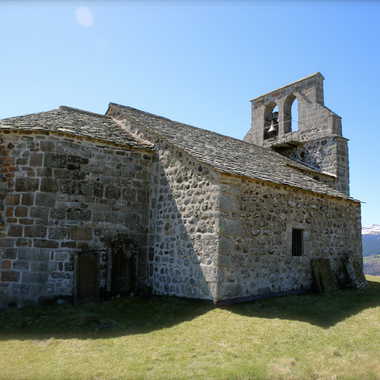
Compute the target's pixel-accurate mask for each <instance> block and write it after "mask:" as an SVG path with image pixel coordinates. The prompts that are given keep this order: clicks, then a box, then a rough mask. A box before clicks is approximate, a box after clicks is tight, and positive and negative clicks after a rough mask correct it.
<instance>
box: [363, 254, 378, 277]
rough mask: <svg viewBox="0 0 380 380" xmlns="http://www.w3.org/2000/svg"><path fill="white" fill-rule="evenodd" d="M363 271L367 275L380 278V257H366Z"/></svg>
mask: <svg viewBox="0 0 380 380" xmlns="http://www.w3.org/2000/svg"><path fill="white" fill-rule="evenodd" d="M363 262H364V265H363V270H364V273H365V274H370V275H372V276H380V255H373V256H367V257H364V260H363Z"/></svg>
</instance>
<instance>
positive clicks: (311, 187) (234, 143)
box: [106, 103, 353, 200]
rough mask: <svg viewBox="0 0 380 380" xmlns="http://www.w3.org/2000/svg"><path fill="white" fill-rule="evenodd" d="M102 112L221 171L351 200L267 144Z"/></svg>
mask: <svg viewBox="0 0 380 380" xmlns="http://www.w3.org/2000/svg"><path fill="white" fill-rule="evenodd" d="M106 114H107V115H110V116H112V117H114V118H115V119H118V120H123V121H125V122H126V123H129V124H130V125H131V126H133V127H137V128H139V129H140V130H142V131H144V130H145V131H146V132H147V133H150V134H152V133H153V134H155V135H158V136H160V137H162V138H164V139H166V140H167V141H169V142H170V143H172V144H174V145H175V146H177V147H179V148H181V149H183V150H184V151H186V152H188V153H189V154H191V155H192V156H194V157H196V158H197V159H198V160H199V161H201V162H204V163H206V164H209V165H211V166H213V167H214V168H215V169H217V170H219V171H221V172H224V173H230V174H235V175H240V176H244V177H249V178H256V179H260V180H263V181H269V182H273V183H277V184H283V185H289V186H292V187H297V188H301V189H304V190H308V191H313V192H317V193H322V194H327V195H330V196H334V197H339V198H344V199H351V200H353V198H350V197H348V196H347V195H346V194H344V193H342V192H339V191H337V190H335V189H333V188H331V187H329V186H328V185H326V184H325V183H323V182H320V181H318V180H315V179H314V178H313V176H315V175H317V174H318V172H317V171H315V170H314V171H313V170H311V169H310V168H308V167H306V166H304V165H301V164H297V163H296V162H295V161H293V160H291V159H289V158H286V157H284V156H282V155H281V154H279V153H276V152H274V151H272V150H270V149H268V148H263V147H260V146H258V145H255V144H252V143H247V142H245V141H242V140H238V139H235V138H232V137H228V136H224V135H220V134H218V133H215V132H212V131H208V130H205V129H200V128H197V127H193V126H191V125H187V124H182V123H178V122H176V121H172V120H170V119H167V118H165V117H161V116H158V115H154V114H150V113H148V112H144V111H140V110H138V109H135V108H132V107H128V106H122V105H119V104H115V103H110V105H109V107H108V110H107V113H106Z"/></svg>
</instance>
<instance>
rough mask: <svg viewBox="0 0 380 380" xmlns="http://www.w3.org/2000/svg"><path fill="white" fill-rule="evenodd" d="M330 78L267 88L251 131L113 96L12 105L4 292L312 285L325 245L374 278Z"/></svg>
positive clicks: (2, 251) (236, 290)
mask: <svg viewBox="0 0 380 380" xmlns="http://www.w3.org/2000/svg"><path fill="white" fill-rule="evenodd" d="M322 80H323V77H322V76H321V75H320V74H315V75H313V76H310V77H307V78H305V79H303V80H301V81H297V82H295V83H293V84H291V85H288V86H285V87H283V88H281V89H279V90H276V91H274V92H271V93H269V94H266V95H263V96H262V97H259V98H256V99H255V100H254V101H253V111H254V114H253V126H252V128H251V130H250V131H249V132H248V134H247V136H246V141H241V140H237V139H233V138H229V137H226V136H221V135H219V134H216V133H214V132H210V131H207V130H203V129H199V128H195V127H192V126H189V125H185V124H181V123H177V122H174V121H172V120H169V119H166V118H163V117H159V116H157V115H152V114H149V113H146V112H143V111H139V110H136V109H133V108H131V107H125V106H120V105H116V104H113V103H111V104H110V105H109V108H108V111H107V113H106V115H98V114H93V113H89V112H86V111H81V110H76V109H72V108H69V107H64V106H63V107H60V108H59V109H57V110H52V111H48V112H43V113H39V114H33V115H26V116H22V117H18V118H10V119H4V120H2V121H0V138H1V139H0V158H1V161H0V306H7V305H10V304H24V303H26V302H28V301H32V302H35V301H39V300H44V299H56V298H57V297H71V298H73V299H74V300H80V299H87V298H89V297H100V296H101V295H108V294H115V293H130V292H135V291H136V290H137V291H139V290H140V291H142V290H144V291H145V290H146V289H151V290H152V291H153V293H154V294H162V295H164V294H166V295H176V296H180V297H191V298H201V299H208V300H211V301H213V302H216V303H218V302H225V301H231V300H242V299H252V298H255V297H261V296H268V295H271V294H272V295H273V294H279V293H286V292H292V291H306V290H309V289H310V288H311V287H312V284H313V271H312V265H313V264H312V263H313V260H318V259H326V262H327V263H328V264H327V265H328V266H329V267H331V273H333V274H332V276H333V277H334V278H336V280H337V282H338V283H339V284H340V285H342V286H346V285H353V286H357V285H358V284H360V283H363V276H362V261H361V259H362V258H361V235H360V231H361V222H360V203H359V202H358V201H356V200H354V199H352V198H350V197H349V194H348V192H349V184H348V150H347V140H346V139H344V138H343V137H342V133H341V121H340V118H339V117H338V116H337V115H335V114H334V113H332V112H331V111H330V110H329V109H327V108H326V107H325V106H324V105H323V82H322ZM296 97H297V98H299V115H300V119H302V120H303V122H302V123H303V124H302V125H301V124H300V126H299V130H298V131H291V126H290V124H289V120H291V114H290V109H291V103H292V102H293V101H294V99H295V98H296ZM275 105H278V106H279V110H280V112H279V113H278V115H277V114H276V113H274V112H272V110H273V107H274V106H275ZM289 118H290V119H289ZM347 263H348V264H347ZM350 276H351V277H352V276H354V277H355V281H352V278H351V277H350Z"/></svg>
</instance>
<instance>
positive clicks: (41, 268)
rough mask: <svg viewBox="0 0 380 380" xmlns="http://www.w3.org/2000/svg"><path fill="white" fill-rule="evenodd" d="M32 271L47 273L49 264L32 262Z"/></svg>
mask: <svg viewBox="0 0 380 380" xmlns="http://www.w3.org/2000/svg"><path fill="white" fill-rule="evenodd" d="M31 271H32V272H47V271H48V263H47V262H32V263H31Z"/></svg>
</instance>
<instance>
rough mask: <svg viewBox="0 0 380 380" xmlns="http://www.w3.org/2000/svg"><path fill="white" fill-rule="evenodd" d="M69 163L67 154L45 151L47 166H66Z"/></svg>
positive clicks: (45, 164) (45, 163)
mask: <svg viewBox="0 0 380 380" xmlns="http://www.w3.org/2000/svg"><path fill="white" fill-rule="evenodd" d="M66 165H67V156H66V155H65V154H58V153H50V152H49V153H45V162H44V166H45V167H46V168H65V167H66Z"/></svg>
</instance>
